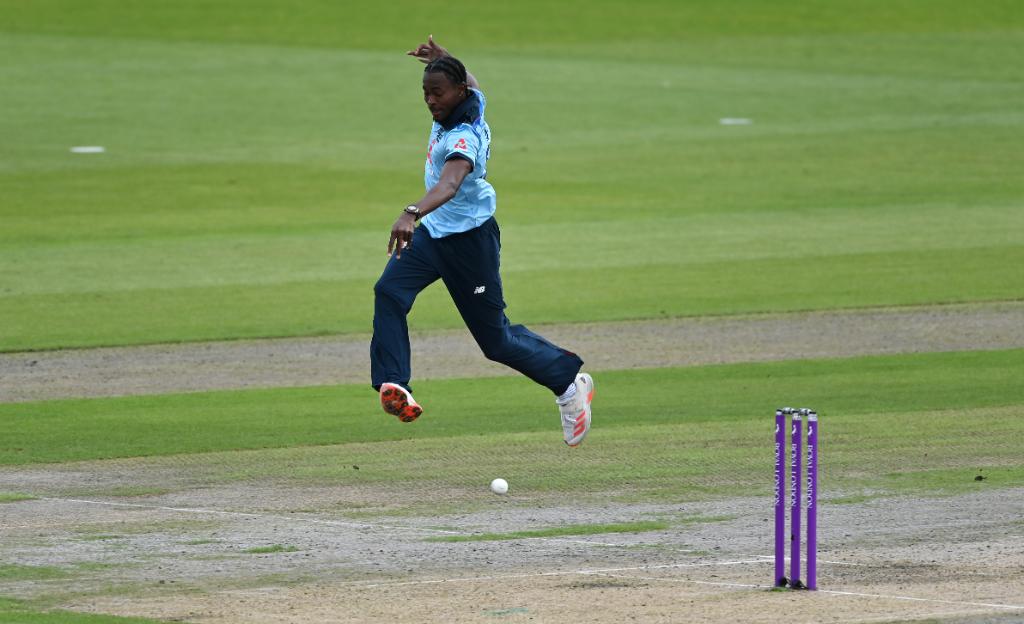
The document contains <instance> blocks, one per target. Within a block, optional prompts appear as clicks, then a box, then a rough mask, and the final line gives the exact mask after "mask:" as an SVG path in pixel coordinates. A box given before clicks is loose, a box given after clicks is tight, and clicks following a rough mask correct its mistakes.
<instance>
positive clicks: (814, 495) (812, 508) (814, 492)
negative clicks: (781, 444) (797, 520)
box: [807, 412, 818, 589]
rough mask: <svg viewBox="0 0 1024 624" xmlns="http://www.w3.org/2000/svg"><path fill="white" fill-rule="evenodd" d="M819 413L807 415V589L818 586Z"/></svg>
mask: <svg viewBox="0 0 1024 624" xmlns="http://www.w3.org/2000/svg"><path fill="white" fill-rule="evenodd" d="M817 576H818V414H817V412H811V413H810V414H808V415H807V589H817V588H818V578H817Z"/></svg>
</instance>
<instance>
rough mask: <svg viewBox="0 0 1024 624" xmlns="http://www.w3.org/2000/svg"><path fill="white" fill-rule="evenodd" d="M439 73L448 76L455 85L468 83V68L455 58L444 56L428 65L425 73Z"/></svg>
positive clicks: (424, 70)
mask: <svg viewBox="0 0 1024 624" xmlns="http://www.w3.org/2000/svg"><path fill="white" fill-rule="evenodd" d="M434 72H439V73H442V74H444V75H445V76H448V80H451V81H452V83H453V84H456V85H461V84H466V83H467V78H466V66H465V65H463V64H462V61H460V60H459V59H457V58H455V57H454V56H442V57H441V58H437V59H434V60H432V61H430V62H429V63H427V66H426V67H425V68H424V69H423V73H424V74H426V73H434Z"/></svg>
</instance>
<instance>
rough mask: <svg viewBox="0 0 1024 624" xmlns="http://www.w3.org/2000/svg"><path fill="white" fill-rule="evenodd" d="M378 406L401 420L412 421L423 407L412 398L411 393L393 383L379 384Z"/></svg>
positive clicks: (421, 411)
mask: <svg viewBox="0 0 1024 624" xmlns="http://www.w3.org/2000/svg"><path fill="white" fill-rule="evenodd" d="M380 406H381V407H383V408H384V411H385V412H387V413H388V414H391V415H392V416H395V417H396V418H398V420H400V421H402V422H412V421H414V420H416V419H417V418H419V417H420V414H422V413H423V408H422V407H420V404H419V403H417V402H416V401H415V400H414V399H413V398H412V393H410V392H409V391H408V390H406V389H405V388H403V387H402V386H400V385H398V384H394V383H384V384H381V386H380Z"/></svg>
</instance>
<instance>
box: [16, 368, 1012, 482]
mask: <svg viewBox="0 0 1024 624" xmlns="http://www.w3.org/2000/svg"><path fill="white" fill-rule="evenodd" d="M1022 368H1024V350H1021V349H1017V350H1007V351H978V352H954V353H930V354H912V355H896V356H876V357H860V358H851V359H839V360H804V361H790V362H770V363H759V364H737V365H721V366H705V367H690V368H671V369H643V370H628V371H608V372H602V373H601V374H600V375H598V376H597V377H596V378H595V380H596V382H597V395H596V399H595V407H594V409H595V425H594V426H595V434H597V435H600V432H601V431H602V430H603V431H606V432H607V433H606V434H605V435H609V436H612V437H614V436H615V435H618V434H615V433H614V432H613V430H615V429H618V428H623V427H625V428H631V427H636V426H648V425H659V424H682V423H691V424H693V423H711V422H759V419H762V418H766V417H767V416H766V415H770V413H771V410H773V409H774V408H775V407H777V406H779V405H788V404H797V403H798V404H800V405H809V406H812V407H815V408H817V409H818V410H819V411H821V412H822V414H823V418H827V417H829V416H831V415H844V416H849V415H863V418H865V419H878V418H879V417H880V415H883V414H894V413H914V412H928V411H935V410H957V409H977V408H995V407H1005V406H1013V405H1022V404H1024V384H1020V383H1019V372H1020V370H1021V369H1022ZM652 387H658V388H661V389H662V391H659V392H650V388H652ZM481 397H487V398H486V399H485V400H482V399H481ZM417 398H418V399H419V400H420V403H421V404H423V405H425V406H426V412H425V415H424V417H422V418H420V419H419V420H418V421H417V422H415V423H413V424H405V423H400V422H398V421H397V420H396V419H394V418H391V417H388V416H386V415H385V414H383V413H382V412H381V411H380V408H379V405H378V401H377V398H376V395H375V394H374V393H373V391H372V390H370V389H369V387H368V386H363V385H349V386H336V387H316V388H275V389H260V390H243V391H219V392H204V393H194V394H170V395H151V396H143V397H122V398H104V399H75V400H59V401H44V402H36V403H16V404H5V405H0V465H19V464H31V463H45V462H67V461H76V460H90V459H107V458H119V457H138V456H154V455H174V454H193V453H206V452H215V451H228V450H244V449H261V448H287V447H298V446H311V445H335V444H352V443H372V442H383V441H389V440H391V441H395V440H406V439H408V440H427V439H440V440H444V441H448V440H451V439H453V438H461V437H463V436H496V435H505V434H510V433H531V432H537V433H550V434H551V435H552V436H554V437H555V438H556V439H560V434H559V432H558V430H557V416H556V415H555V408H554V406H553V404H552V402H551V399H550V396H549V393H547V392H545V391H544V390H543V389H540V388H538V387H536V386H535V385H534V384H532V383H531V382H529V381H528V380H526V379H522V378H517V377H502V378H486V379H476V378H474V379H454V380H432V381H424V382H421V383H419V384H417ZM484 407H486V408H487V410H488V415H489V417H488V418H480V410H481V409H482V408H484ZM154 485H155V484H154Z"/></svg>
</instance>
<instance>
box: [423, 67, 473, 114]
mask: <svg viewBox="0 0 1024 624" xmlns="http://www.w3.org/2000/svg"><path fill="white" fill-rule="evenodd" d="M465 99H466V85H456V84H454V83H453V82H452V81H451V80H450V79H449V78H448V76H446V75H445V74H443V73H441V72H427V73H425V74H423V101H424V102H426V103H427V108H428V109H430V115H431V117H433V118H434V121H441V120H442V119H444V118H445V117H447V116H448V115H450V114H451V113H452V111H453V110H455V108H456V107H457V106H458V105H459V104H461V103H462V101H463V100H465Z"/></svg>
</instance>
